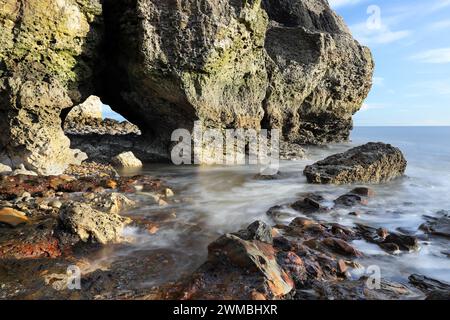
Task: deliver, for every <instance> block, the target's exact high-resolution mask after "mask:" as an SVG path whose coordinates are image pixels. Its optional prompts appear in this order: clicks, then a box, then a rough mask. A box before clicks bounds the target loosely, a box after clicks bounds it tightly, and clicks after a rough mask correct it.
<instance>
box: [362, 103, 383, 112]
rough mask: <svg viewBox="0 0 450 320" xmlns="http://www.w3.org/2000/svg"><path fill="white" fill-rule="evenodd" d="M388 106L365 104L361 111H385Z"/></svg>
mask: <svg viewBox="0 0 450 320" xmlns="http://www.w3.org/2000/svg"><path fill="white" fill-rule="evenodd" d="M385 107H386V106H385V105H384V104H381V103H363V105H362V107H361V110H360V111H367V110H376V109H384V108H385Z"/></svg>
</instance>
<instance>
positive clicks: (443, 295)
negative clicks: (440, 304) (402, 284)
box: [408, 274, 450, 300]
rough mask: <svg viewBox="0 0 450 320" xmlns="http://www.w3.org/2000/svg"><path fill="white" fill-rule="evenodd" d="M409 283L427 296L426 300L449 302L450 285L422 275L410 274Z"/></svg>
mask: <svg viewBox="0 0 450 320" xmlns="http://www.w3.org/2000/svg"><path fill="white" fill-rule="evenodd" d="M408 280H409V282H410V283H411V284H412V285H414V286H415V287H417V288H418V289H420V290H421V291H423V292H424V293H425V294H426V295H427V300H450V284H449V283H447V282H443V281H439V280H436V279H431V278H428V277H426V276H423V275H419V274H412V275H411V276H409V278H408Z"/></svg>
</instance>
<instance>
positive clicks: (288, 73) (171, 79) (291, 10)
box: [0, 0, 373, 175]
mask: <svg viewBox="0 0 450 320" xmlns="http://www.w3.org/2000/svg"><path fill="white" fill-rule="evenodd" d="M100 3H101V4H100ZM103 21H104V24H103ZM0 31H1V32H0V33H1V37H0V148H1V149H0V162H1V163H4V164H6V165H8V166H11V167H12V168H13V169H15V168H16V167H17V166H19V165H20V164H24V165H25V167H26V169H29V170H33V171H36V172H38V173H39V174H47V175H49V174H59V173H61V172H62V171H64V169H65V168H66V167H67V165H68V164H71V163H74V164H79V163H80V162H81V161H83V160H84V159H85V158H86V155H85V154H84V153H81V152H79V151H76V150H71V149H70V147H69V139H68V138H67V137H66V136H64V133H63V131H62V130H61V118H62V119H65V117H66V115H67V113H68V111H70V108H71V107H73V106H74V105H77V104H79V103H81V102H82V101H84V99H86V98H87V97H88V96H90V95H92V94H95V95H98V96H100V98H101V99H102V101H104V102H106V103H108V104H109V105H111V107H112V108H113V109H115V110H116V111H118V112H119V113H121V114H122V115H123V116H125V117H126V118H127V119H129V120H130V121H131V122H132V123H134V124H136V125H137V126H139V128H140V129H141V130H142V131H143V133H144V134H145V136H146V138H145V140H146V141H158V143H159V144H161V145H162V146H163V148H166V149H167V148H168V147H169V145H170V135H171V133H172V131H173V130H174V129H178V128H186V129H189V130H191V129H192V127H193V124H194V121H196V120H200V121H201V122H202V123H203V124H204V125H205V126H206V127H216V128H222V129H224V128H253V129H257V130H258V129H260V128H279V129H282V130H283V134H284V137H285V138H286V139H287V140H288V142H294V143H300V144H310V143H312V144H321V143H327V142H330V141H342V140H346V139H347V138H348V135H349V131H350V129H351V127H352V120H351V117H352V115H353V114H354V113H355V112H356V111H357V110H358V109H359V108H360V107H361V104H362V101H363V99H364V98H365V97H366V95H367V93H368V91H369V89H370V87H371V76H372V71H373V61H372V57H371V54H370V52H369V50H368V49H367V48H365V47H362V46H360V45H359V44H358V43H357V42H356V41H355V40H354V39H353V38H352V36H351V35H350V32H349V30H348V29H347V27H346V26H345V24H344V23H343V21H342V19H341V18H340V17H338V16H337V15H336V14H335V13H334V12H333V11H332V10H331V9H330V7H329V5H328V3H327V1H325V0H302V1H300V0H283V1H275V0H252V1H241V0H238V1H235V0H233V1H232V0H214V1H212V0H200V1H187V0H177V1H162V0H120V1H117V0H104V1H100V0H58V1H56V2H54V1H49V0H36V1H33V2H29V1H25V0H3V1H2V10H1V13H0ZM102 40H104V41H102ZM100 43H103V46H102V50H98V48H99V44H100ZM100 54H102V55H103V56H102V59H99V55H100ZM100 62H101V63H100ZM166 154H168V153H167V152H166Z"/></svg>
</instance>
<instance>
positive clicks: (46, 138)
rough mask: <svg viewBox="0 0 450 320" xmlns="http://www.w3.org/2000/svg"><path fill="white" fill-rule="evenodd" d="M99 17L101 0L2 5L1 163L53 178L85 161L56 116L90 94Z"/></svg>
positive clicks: (12, 0) (17, 0)
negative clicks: (21, 167)
mask: <svg viewBox="0 0 450 320" xmlns="http://www.w3.org/2000/svg"><path fill="white" fill-rule="evenodd" d="M101 13H102V7H101V4H100V1H99V0H89V1H77V0H58V1H52V0H35V1H27V0H5V1H2V9H1V12H0V34H1V37H0V162H3V163H5V164H6V165H8V166H11V167H17V166H18V165H20V164H24V165H25V167H26V169H28V170H32V171H35V172H37V173H39V174H43V175H56V174H61V173H63V171H64V169H65V168H66V167H67V166H68V165H69V164H80V162H81V161H82V160H83V157H85V155H83V154H81V153H80V152H79V151H76V150H72V149H70V141H69V139H68V138H67V137H66V136H65V135H64V133H63V130H62V128H61V115H62V113H64V112H66V111H68V110H70V108H71V107H72V106H73V105H74V104H77V103H80V102H81V101H82V99H83V97H85V96H87V95H88V94H86V92H88V91H93V84H92V81H91V80H92V77H93V66H94V65H95V64H96V62H97V55H98V53H97V51H98V50H97V46H98V44H99V43H100V37H101V36H100V24H99V17H100V15H101Z"/></svg>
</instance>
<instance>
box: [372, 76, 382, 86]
mask: <svg viewBox="0 0 450 320" xmlns="http://www.w3.org/2000/svg"><path fill="white" fill-rule="evenodd" d="M372 82H373V84H374V85H375V86H383V85H384V78H383V77H373V80H372Z"/></svg>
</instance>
